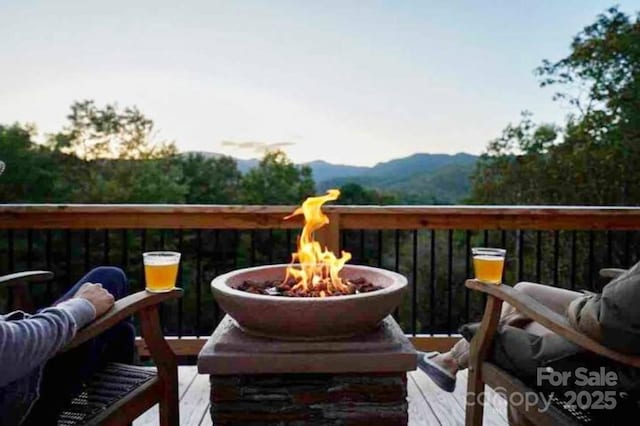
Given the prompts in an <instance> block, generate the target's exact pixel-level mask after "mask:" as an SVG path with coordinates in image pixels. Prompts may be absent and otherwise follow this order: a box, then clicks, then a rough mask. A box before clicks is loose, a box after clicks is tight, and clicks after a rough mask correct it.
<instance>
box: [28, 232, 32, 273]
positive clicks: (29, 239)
mask: <svg viewBox="0 0 640 426" xmlns="http://www.w3.org/2000/svg"><path fill="white" fill-rule="evenodd" d="M32 265H33V230H32V229H29V230H28V231H27V269H31V266H32Z"/></svg>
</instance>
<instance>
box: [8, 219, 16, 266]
mask: <svg viewBox="0 0 640 426" xmlns="http://www.w3.org/2000/svg"><path fill="white" fill-rule="evenodd" d="M7 255H8V256H7V257H8V259H7V261H8V264H7V266H8V267H9V273H10V274H12V273H14V272H15V248H14V244H13V229H8V230H7Z"/></svg>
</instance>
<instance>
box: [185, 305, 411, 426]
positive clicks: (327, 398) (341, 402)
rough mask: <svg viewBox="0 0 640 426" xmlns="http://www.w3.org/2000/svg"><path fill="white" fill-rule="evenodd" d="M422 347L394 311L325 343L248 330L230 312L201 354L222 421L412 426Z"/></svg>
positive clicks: (202, 369) (214, 405) (213, 406)
mask: <svg viewBox="0 0 640 426" xmlns="http://www.w3.org/2000/svg"><path fill="white" fill-rule="evenodd" d="M416 364H417V358H416V352H415V349H414V348H413V346H412V345H411V343H410V342H409V340H408V339H407V337H406V336H405V335H404V333H403V332H402V330H401V329H400V327H399V326H398V324H397V323H396V322H395V321H394V320H393V318H392V317H387V318H386V319H385V320H384V321H383V322H382V324H381V325H380V328H379V329H377V330H374V331H372V332H371V333H368V334H364V335H359V336H353V337H351V338H349V339H344V340H333V341H322V342H316V341H314V342H300V341H281V340H273V339H267V338H261V337H255V336H251V335H248V334H246V333H243V332H242V331H241V330H240V329H239V328H238V326H237V325H236V324H235V322H234V321H233V320H232V319H231V318H230V317H228V316H227V317H225V318H224V319H223V320H222V321H221V323H220V325H218V327H217V328H216V330H215V332H214V333H213V335H212V336H211V338H210V339H209V341H208V342H207V344H206V345H205V346H204V347H203V348H202V351H201V352H200V355H199V356H198V371H199V372H200V373H203V374H209V375H210V376H211V415H212V418H213V423H214V424H215V425H217V426H219V425H290V426H294V425H353V426H356V425H363V426H372V425H379V424H384V425H406V424H407V408H408V406H407V376H406V372H407V371H411V370H415V368H416Z"/></svg>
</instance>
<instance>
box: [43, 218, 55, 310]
mask: <svg viewBox="0 0 640 426" xmlns="http://www.w3.org/2000/svg"><path fill="white" fill-rule="evenodd" d="M44 245H45V262H46V264H47V270H48V271H50V270H51V265H52V263H51V230H50V229H47V232H46V233H45V243H44ZM51 286H52V283H51V281H48V282H47V293H46V295H47V301H51V300H52V298H53V296H52V291H51V290H52V289H51Z"/></svg>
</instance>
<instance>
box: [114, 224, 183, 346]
mask: <svg viewBox="0 0 640 426" xmlns="http://www.w3.org/2000/svg"><path fill="white" fill-rule="evenodd" d="M125 232H126V231H125ZM125 235H126V234H125ZM183 248H184V231H183V230H182V228H180V229H178V252H180V253H182V250H183ZM181 257H182V256H181ZM184 260H186V259H184ZM184 260H183V262H180V265H179V266H178V283H177V285H178V287H180V288H184V285H183V283H182V278H183V275H182V274H183V272H184V271H183V269H184V268H183V266H182V265H183V263H184ZM183 299H184V298H183V297H180V298H178V339H181V338H182V327H183V321H184V320H183V318H182V315H183V310H184V302H183Z"/></svg>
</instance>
